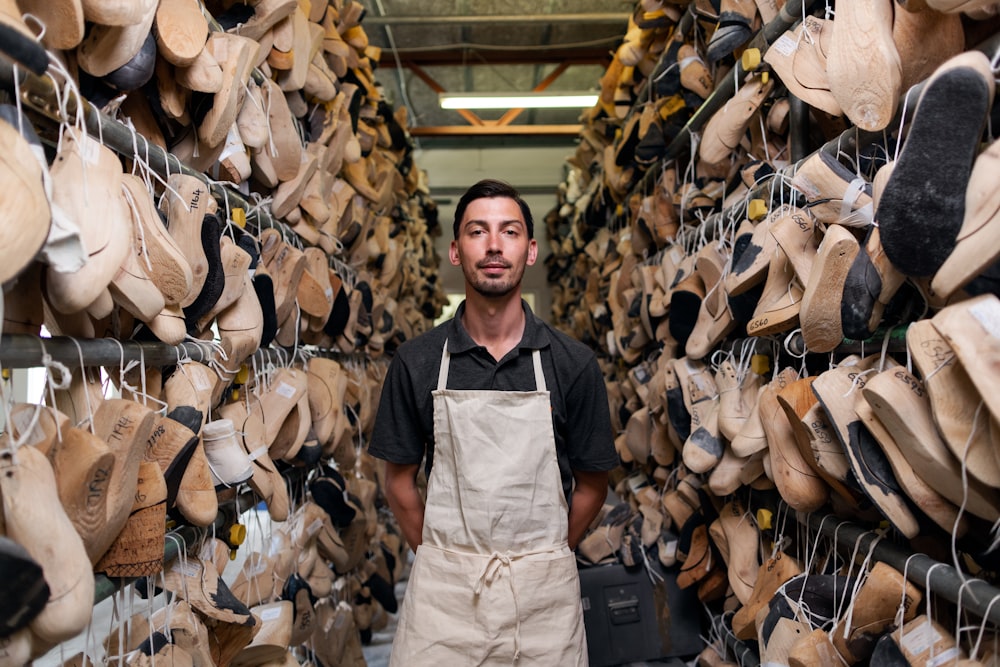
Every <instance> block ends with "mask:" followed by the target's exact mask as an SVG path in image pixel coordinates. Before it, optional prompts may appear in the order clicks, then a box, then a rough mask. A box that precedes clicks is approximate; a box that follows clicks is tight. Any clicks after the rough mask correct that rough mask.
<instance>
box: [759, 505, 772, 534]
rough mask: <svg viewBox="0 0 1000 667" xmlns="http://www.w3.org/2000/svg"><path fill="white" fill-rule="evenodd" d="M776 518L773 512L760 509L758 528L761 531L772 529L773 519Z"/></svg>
mask: <svg viewBox="0 0 1000 667" xmlns="http://www.w3.org/2000/svg"><path fill="white" fill-rule="evenodd" d="M773 518H774V516H773V515H772V514H771V510H766V509H759V510H757V527H758V528H759V529H761V530H770V529H771V519H773Z"/></svg>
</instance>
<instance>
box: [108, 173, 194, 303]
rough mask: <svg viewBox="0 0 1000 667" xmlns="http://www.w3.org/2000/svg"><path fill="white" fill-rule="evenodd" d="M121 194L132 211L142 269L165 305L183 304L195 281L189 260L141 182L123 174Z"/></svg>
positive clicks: (135, 177)
mask: <svg viewBox="0 0 1000 667" xmlns="http://www.w3.org/2000/svg"><path fill="white" fill-rule="evenodd" d="M122 192H123V195H124V197H125V201H126V202H127V203H128V205H129V207H130V209H131V211H132V219H133V223H134V225H135V227H134V230H135V232H134V233H135V243H136V249H137V250H139V251H141V252H139V253H134V254H136V255H137V258H138V260H139V263H140V266H143V267H145V268H146V274H147V275H148V276H149V279H150V280H151V281H152V282H153V284H154V285H156V288H157V289H158V290H159V291H160V293H161V294H162V295H163V300H164V305H167V304H169V305H174V304H178V303H180V302H181V300H182V299H183V298H184V297H186V296H187V295H188V293H190V292H191V288H192V286H193V281H194V276H193V275H192V272H191V265H190V264H189V262H188V260H187V257H186V256H185V255H184V252H183V250H182V249H181V247H180V246H179V245H178V244H177V241H175V240H174V237H173V236H171V235H170V234H169V233H168V232H167V229H166V227H164V225H163V223H162V221H161V219H160V216H159V214H158V213H157V212H156V207H155V206H154V204H153V198H152V195H150V193H149V190H147V189H146V184H145V183H144V182H143V181H142V179H140V178H139V177H138V176H135V175H133V174H123V175H122ZM147 262H148V264H147Z"/></svg>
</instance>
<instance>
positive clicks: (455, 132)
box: [409, 125, 583, 137]
mask: <svg viewBox="0 0 1000 667" xmlns="http://www.w3.org/2000/svg"><path fill="white" fill-rule="evenodd" d="M582 130H583V126H581V125H437V126H426V127H411V128H410V129H409V132H410V134H411V135H412V136H414V137H490V136H492V137H497V136H512V137H514V136H517V137H527V136H534V137H538V136H545V137H570V136H577V135H579V134H580V132H581V131H582Z"/></svg>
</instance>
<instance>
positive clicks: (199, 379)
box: [191, 372, 212, 391]
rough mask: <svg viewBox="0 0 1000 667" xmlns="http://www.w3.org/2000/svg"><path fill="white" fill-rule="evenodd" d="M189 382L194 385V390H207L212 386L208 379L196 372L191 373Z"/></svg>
mask: <svg viewBox="0 0 1000 667" xmlns="http://www.w3.org/2000/svg"><path fill="white" fill-rule="evenodd" d="M191 384H193V385H194V388H195V390H196V391H208V390H209V389H211V388H212V383H211V382H209V381H208V378H207V377H205V376H204V375H202V374H201V373H197V372H196V373H192V374H191Z"/></svg>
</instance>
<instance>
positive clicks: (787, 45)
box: [771, 32, 799, 57]
mask: <svg viewBox="0 0 1000 667" xmlns="http://www.w3.org/2000/svg"><path fill="white" fill-rule="evenodd" d="M771 48H772V49H774V50H776V51H777V52H778V53H780V54H781V55H783V56H785V57H788V56H790V55H792V54H793V53H795V50H796V49H797V48H799V43H798V42H797V41H796V40H795V38H794V37H792V36H791V35H789V34H788V33H787V32H786V33H785V34H784V35H782V36H781V37H779V38H778V41H776V42H775V43H774V44H772V45H771Z"/></svg>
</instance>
